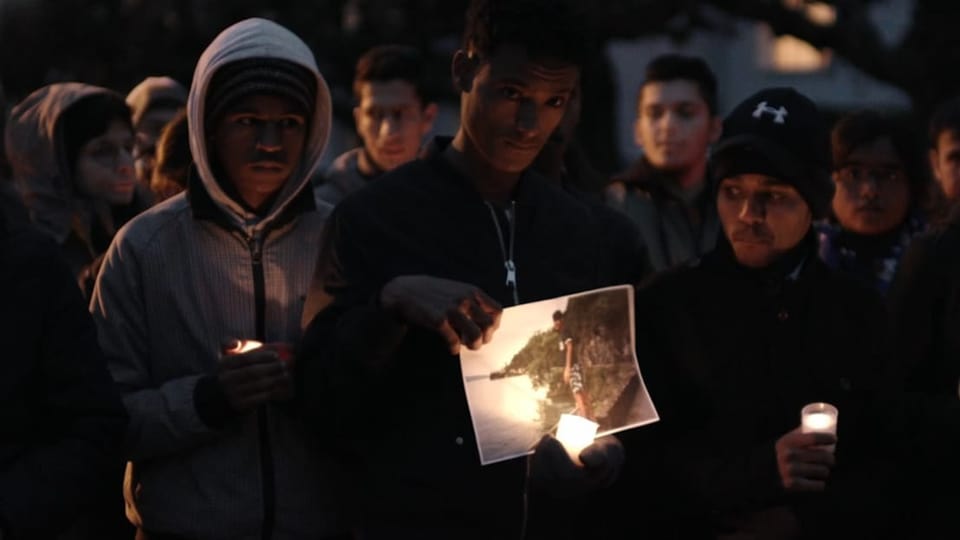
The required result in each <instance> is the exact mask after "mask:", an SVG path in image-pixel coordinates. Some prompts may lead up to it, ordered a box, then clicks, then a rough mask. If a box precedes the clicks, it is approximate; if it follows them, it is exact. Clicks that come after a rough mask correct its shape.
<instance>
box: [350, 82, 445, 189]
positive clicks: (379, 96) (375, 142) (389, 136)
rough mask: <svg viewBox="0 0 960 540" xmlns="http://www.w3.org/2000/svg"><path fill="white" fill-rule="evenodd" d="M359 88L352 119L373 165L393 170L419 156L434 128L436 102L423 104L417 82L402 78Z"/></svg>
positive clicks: (362, 85)
mask: <svg viewBox="0 0 960 540" xmlns="http://www.w3.org/2000/svg"><path fill="white" fill-rule="evenodd" d="M359 90H360V91H359V94H360V104H359V105H358V106H357V107H356V108H354V110H353V118H354V121H355V122H356V125H357V133H358V134H359V135H360V138H361V139H363V147H364V148H365V149H366V152H367V155H368V156H369V157H370V159H371V160H373V162H374V164H375V165H376V166H377V167H378V168H379V169H380V170H382V171H390V170H393V169H395V168H397V167H399V166H400V165H403V164H404V163H407V162H408V161H411V160H413V159H414V158H416V157H417V153H418V152H419V151H420V144H421V142H422V140H423V137H424V136H425V135H426V134H427V133H429V132H430V130H431V129H432V128H433V120H434V118H435V117H436V115H437V105H436V104H435V103H430V104H427V105H424V104H423V102H422V100H421V98H420V96H419V95H418V94H417V90H416V88H415V87H414V85H413V84H411V83H409V82H407V81H404V80H401V79H395V80H392V81H385V82H379V81H369V82H365V83H362V84H361V85H360V89H359Z"/></svg>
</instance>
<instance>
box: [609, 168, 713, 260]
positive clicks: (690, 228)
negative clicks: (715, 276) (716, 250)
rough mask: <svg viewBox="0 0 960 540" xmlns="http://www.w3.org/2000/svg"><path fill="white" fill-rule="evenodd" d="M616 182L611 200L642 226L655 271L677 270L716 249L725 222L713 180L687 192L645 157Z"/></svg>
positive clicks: (638, 227) (643, 240) (640, 233)
mask: <svg viewBox="0 0 960 540" xmlns="http://www.w3.org/2000/svg"><path fill="white" fill-rule="evenodd" d="M613 182H614V183H613V184H612V185H611V186H610V187H608V188H607V193H606V196H607V201H608V203H609V204H610V206H612V207H613V208H616V209H617V210H620V211H621V212H623V213H624V214H625V215H626V216H627V217H629V218H630V220H631V221H632V222H633V224H634V225H635V226H636V227H637V230H638V233H639V235H640V240H641V242H642V243H643V245H644V246H645V247H646V250H647V254H648V256H649V258H650V264H651V265H652V266H653V269H654V270H656V271H662V270H666V269H668V268H672V267H674V266H676V265H678V264H682V263H685V262H687V261H690V260H693V259H696V258H697V257H699V256H701V255H703V254H704V253H706V252H708V251H710V250H711V249H713V246H714V244H715V243H716V241H717V235H718V234H719V231H720V221H719V219H718V218H717V205H716V199H715V198H714V197H713V191H712V189H713V188H712V186H711V185H710V182H709V181H705V182H704V183H703V185H702V186H701V188H700V191H699V192H693V193H684V192H682V191H681V190H680V188H679V187H678V186H677V185H676V182H675V181H674V180H673V179H672V178H670V177H668V176H666V175H664V174H663V173H662V172H661V171H658V170H657V169H656V168H655V167H653V165H651V164H650V163H649V162H648V161H646V160H644V159H641V160H639V161H637V162H636V163H635V164H634V165H633V166H631V167H630V169H628V170H627V171H626V172H624V173H622V174H621V175H619V176H616V177H614V178H613Z"/></svg>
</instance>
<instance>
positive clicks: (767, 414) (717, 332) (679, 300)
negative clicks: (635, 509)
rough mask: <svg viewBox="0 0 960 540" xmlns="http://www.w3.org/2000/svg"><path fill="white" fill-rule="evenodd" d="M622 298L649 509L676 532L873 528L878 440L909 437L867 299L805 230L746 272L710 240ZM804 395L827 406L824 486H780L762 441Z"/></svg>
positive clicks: (884, 458)
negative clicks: (639, 379) (632, 302)
mask: <svg viewBox="0 0 960 540" xmlns="http://www.w3.org/2000/svg"><path fill="white" fill-rule="evenodd" d="M636 309H637V333H638V336H637V339H638V345H637V347H638V358H639V363H640V367H641V370H642V372H643V375H644V378H645V380H646V382H647V385H648V388H649V391H650V394H651V397H652V398H653V400H654V403H656V406H657V410H658V411H659V412H660V418H661V421H660V423H659V424H658V425H655V426H654V427H653V428H651V429H650V430H649V431H645V432H637V433H635V435H638V436H639V435H643V436H652V437H654V439H655V442H653V443H651V441H650V440H646V441H636V440H630V439H629V438H626V440H627V444H628V448H629V453H630V454H631V457H630V460H631V461H632V463H633V464H634V465H635V469H634V470H633V471H631V474H634V473H635V474H637V478H643V479H644V480H642V481H643V482H644V483H645V484H646V485H645V487H644V488H643V489H646V490H652V491H653V492H654V493H657V498H656V500H655V501H653V502H652V504H654V505H662V506H658V508H659V509H660V513H659V514H658V512H657V511H653V512H651V514H652V515H653V516H654V517H655V518H662V519H663V520H664V522H670V524H671V526H679V527H681V528H682V527H688V528H689V529H688V530H687V532H686V533H685V534H686V535H688V536H689V537H695V535H696V533H697V532H699V533H700V534H702V535H704V536H705V537H711V536H713V535H717V534H722V533H731V532H733V531H737V532H741V533H742V532H744V531H746V530H750V529H751V528H754V527H761V528H759V529H756V530H757V531H758V535H759V536H758V538H782V537H786V534H787V533H786V532H785V531H787V530H789V529H790V528H791V527H792V525H791V521H792V519H784V517H785V516H792V517H793V518H795V519H796V522H797V523H798V524H799V532H800V533H801V534H803V535H804V536H805V537H810V538H822V537H828V536H831V535H834V536H837V537H854V536H855V537H858V538H869V537H875V536H872V534H879V531H884V528H885V527H886V526H887V525H888V523H887V522H886V521H884V520H883V519H880V517H876V516H875V515H874V514H877V515H879V516H883V515H884V514H882V512H881V511H882V510H883V509H895V506H893V505H894V501H895V500H896V499H895V497H894V496H895V495H896V493H897V491H896V489H895V488H894V487H893V486H894V485H895V484H896V478H897V477H896V474H894V473H895V470H894V469H893V467H892V465H891V462H890V459H892V458H891V457H890V456H889V455H887V454H889V453H891V452H886V450H887V447H893V446H897V444H896V443H898V442H904V443H907V442H908V441H910V442H913V441H919V440H920V437H919V436H918V437H915V438H912V439H906V440H905V439H904V437H912V436H911V435H909V434H908V433H907V431H901V432H900V433H896V431H895V429H896V428H894V427H893V426H895V425H897V426H902V425H904V424H903V423H902V422H901V421H900V420H898V418H901V416H902V415H905V414H906V412H905V411H904V409H902V408H897V407H896V406H894V405H893V404H892V401H893V399H894V398H892V397H890V396H889V395H888V394H887V393H886V392H884V391H883V389H884V388H886V387H885V386H884V384H883V383H884V381H885V378H884V377H885V376H886V374H887V373H888V371H887V370H888V368H889V363H888V361H887V355H886V352H887V349H886V347H885V341H884V336H885V335H887V334H886V332H885V329H886V326H885V325H886V315H885V311H884V307H883V305H882V303H881V301H880V299H879V297H878V296H877V295H876V294H875V293H873V291H870V290H868V289H866V288H865V287H862V286H858V285H857V284H856V283H855V282H854V281H853V279H852V278H850V277H846V276H842V275H840V274H837V273H834V272H833V271H831V270H830V269H828V268H827V267H826V266H825V265H824V263H823V262H821V261H820V260H819V259H818V258H817V256H816V243H815V240H814V238H813V235H812V233H811V234H810V235H809V236H808V237H807V239H806V240H805V241H804V242H802V243H801V245H800V246H798V247H797V248H796V249H795V250H794V252H793V253H791V254H790V255H789V256H787V257H786V260H785V261H782V262H781V263H779V264H776V265H774V266H772V267H771V268H768V269H764V270H760V271H758V270H748V269H745V268H743V267H740V266H739V265H738V264H737V263H736V260H735V257H734V255H733V251H732V249H731V247H730V245H729V243H728V242H727V241H726V239H725V238H724V237H721V239H720V240H719V243H718V246H717V248H716V250H714V251H713V252H711V253H710V254H708V255H706V256H705V257H704V258H703V259H702V261H700V262H699V263H698V264H695V265H693V266H690V267H684V268H681V269H678V270H676V271H674V272H670V273H667V274H664V275H662V276H659V277H658V278H657V279H656V280H655V281H653V282H652V283H651V284H650V285H649V286H647V287H645V288H643V289H642V290H641V291H639V292H638V295H637V305H636ZM885 400H887V401H890V403H882V402H884V401H885ZM818 401H825V402H828V403H831V404H833V405H835V406H837V407H838V409H839V411H840V415H839V433H838V440H839V443H838V445H837V449H836V459H837V466H836V467H835V468H834V469H833V471H832V473H831V478H830V481H829V484H828V489H827V491H826V492H825V493H822V494H816V495H790V494H786V493H785V492H784V490H783V488H782V485H781V480H780V477H779V474H778V469H777V462H776V453H775V450H774V444H775V442H776V441H777V439H778V438H780V437H781V436H782V435H784V434H786V433H787V432H789V431H791V430H793V429H794V428H797V427H798V426H799V424H800V410H801V408H802V407H803V406H804V405H806V404H808V403H811V402H818ZM908 425H909V424H908ZM891 433H894V435H890V434H891ZM885 435H889V439H887V440H885V438H884V437H885ZM625 437H627V436H625ZM654 448H656V449H657V450H653V449H654ZM635 482H637V480H635ZM651 484H652V485H651ZM846 525H849V526H850V527H851V528H845V526H846ZM762 527H766V528H762ZM851 531H854V533H855V534H853V536H844V535H845V534H851ZM872 531H873V532H872ZM679 537H685V536H684V534H681V535H680V536H679Z"/></svg>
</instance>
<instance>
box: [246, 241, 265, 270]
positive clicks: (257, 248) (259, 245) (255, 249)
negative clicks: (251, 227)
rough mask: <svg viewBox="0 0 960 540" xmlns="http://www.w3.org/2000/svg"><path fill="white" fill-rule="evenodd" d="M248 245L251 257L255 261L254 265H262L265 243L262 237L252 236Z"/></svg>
mask: <svg viewBox="0 0 960 540" xmlns="http://www.w3.org/2000/svg"><path fill="white" fill-rule="evenodd" d="M247 245H248V246H249V247H250V257H251V258H252V259H253V263H254V264H260V258H261V256H262V254H263V242H262V240H261V239H260V235H253V236H251V237H250V239H249V240H248V241H247Z"/></svg>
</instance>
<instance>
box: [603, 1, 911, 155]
mask: <svg viewBox="0 0 960 540" xmlns="http://www.w3.org/2000/svg"><path fill="white" fill-rule="evenodd" d="M784 1H785V2H789V3H793V4H797V5H798V6H799V5H803V2H802V0H784ZM870 5H871V7H870V8H869V9H870V16H871V19H872V20H873V21H874V23H875V24H876V26H877V27H878V29H879V30H880V31H881V35H882V36H883V38H884V40H886V41H887V43H889V44H896V43H897V42H898V41H899V40H900V39H902V38H903V37H904V35H905V34H906V32H907V30H908V29H909V27H910V24H911V20H910V19H911V16H912V9H913V1H912V0H880V1H878V2H875V3H872V4H870ZM805 6H806V7H805V8H803V9H807V14H808V16H809V17H810V18H811V19H813V20H819V21H824V22H826V23H829V22H831V21H832V20H833V17H834V16H835V15H834V12H833V8H832V7H831V6H829V5H827V4H822V3H821V4H818V3H813V4H809V3H808V4H805ZM731 26H732V27H733V28H735V29H736V31H735V32H733V33H731V34H730V35H721V34H719V33H706V32H698V33H696V34H694V35H693V36H692V37H691V39H690V40H689V41H687V42H686V43H684V44H681V45H676V44H674V43H673V42H671V41H670V40H669V39H667V38H663V37H656V38H648V39H639V40H633V41H621V42H615V43H612V44H611V45H610V46H609V48H608V54H609V55H610V59H611V62H612V64H613V68H614V71H615V74H614V76H615V79H616V84H617V88H618V90H619V92H618V99H617V120H618V127H617V130H618V141H619V150H620V154H621V156H623V157H624V158H625V159H628V158H629V159H632V158H634V157H637V156H638V155H639V150H638V149H637V148H636V146H635V145H634V142H633V121H634V118H635V116H636V96H637V89H638V88H639V87H640V83H641V82H642V81H643V70H644V67H645V66H646V64H647V62H649V61H650V60H652V59H653V58H654V57H656V56H658V55H660V54H664V53H668V52H676V53H680V54H688V55H696V56H700V57H702V58H704V60H706V61H707V63H708V64H710V67H711V68H712V69H713V70H714V72H715V73H716V75H717V80H718V83H719V109H720V114H726V113H727V112H729V111H730V110H731V109H732V108H733V107H734V106H735V105H736V104H737V103H739V102H740V100H742V99H744V98H746V97H747V96H749V95H750V94H752V93H754V92H755V91H757V90H759V89H761V88H764V87H769V86H793V87H795V88H796V89H797V90H799V91H800V92H802V93H804V94H806V95H807V96H809V97H810V98H811V99H813V100H814V101H815V102H817V104H818V105H819V106H820V107H821V108H823V109H828V110H846V109H856V108H878V109H887V110H906V109H907V108H909V106H910V99H909V97H908V96H907V95H906V94H905V93H904V92H903V91H901V90H899V89H897V88H895V87H892V86H890V85H888V84H886V83H882V82H880V81H877V80H875V79H873V78H871V77H869V76H868V75H866V74H864V73H863V72H861V71H859V70H858V69H856V68H854V67H853V66H851V65H850V64H849V63H847V62H846V61H845V60H844V59H843V58H840V57H839V56H837V55H834V54H831V53H830V52H829V51H826V52H820V51H818V50H816V49H814V48H813V47H811V46H810V45H808V44H807V43H805V42H803V41H800V40H797V39H795V38H792V37H789V36H784V37H780V38H777V37H775V36H774V35H773V34H772V33H771V32H770V30H769V28H768V27H767V26H766V25H765V24H761V23H755V22H750V21H744V20H731Z"/></svg>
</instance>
